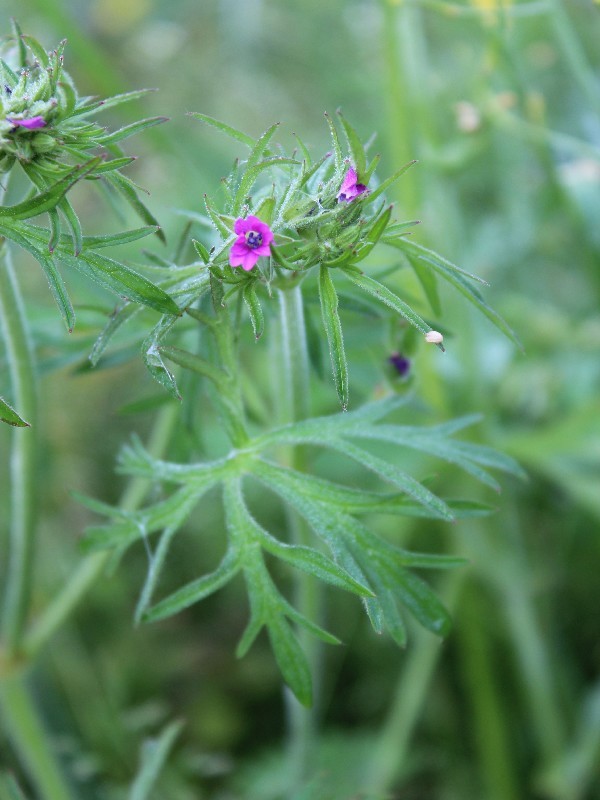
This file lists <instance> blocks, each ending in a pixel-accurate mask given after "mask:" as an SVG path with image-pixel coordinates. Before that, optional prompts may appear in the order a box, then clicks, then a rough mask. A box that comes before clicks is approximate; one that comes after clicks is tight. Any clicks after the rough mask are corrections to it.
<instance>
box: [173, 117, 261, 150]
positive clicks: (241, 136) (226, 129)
mask: <svg viewBox="0 0 600 800" xmlns="http://www.w3.org/2000/svg"><path fill="white" fill-rule="evenodd" d="M187 114H188V117H194V119H199V120H200V122H205V123H206V124H207V125H212V127H213V128H216V129H217V130H219V131H221V133H224V134H226V135H227V136H231V138H232V139H236V140H237V141H238V142H242V144H245V145H247V146H248V147H250V148H253V147H254V145H255V140H254V139H253V138H252V137H251V136H248V135H247V134H245V133H242V132H241V131H238V130H236V129H235V128H232V127H231V125H226V124H225V123H224V122H220V121H219V120H218V119H214V118H213V117H209V116H207V115H206V114H200V113H199V112H198V111H188V112H187Z"/></svg>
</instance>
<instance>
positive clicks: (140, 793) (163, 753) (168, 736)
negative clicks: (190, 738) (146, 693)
mask: <svg viewBox="0 0 600 800" xmlns="http://www.w3.org/2000/svg"><path fill="white" fill-rule="evenodd" d="M182 727H183V723H182V722H172V723H171V724H170V725H167V727H166V728H164V729H163V730H162V731H161V733H160V734H159V736H158V737H157V738H156V739H147V740H146V741H145V742H144V743H143V745H142V753H141V764H140V768H139V770H138V774H137V775H136V778H135V780H134V782H133V785H132V787H131V791H130V792H129V800H149V798H150V797H151V796H152V794H151V793H152V791H153V789H154V785H155V784H156V781H157V780H158V777H159V775H160V772H161V770H162V768H163V767H164V765H165V762H166V760H167V758H168V756H169V753H170V752H171V749H172V748H173V745H174V744H175V740H176V739H177V736H178V735H179V732H180V731H181V728H182Z"/></svg>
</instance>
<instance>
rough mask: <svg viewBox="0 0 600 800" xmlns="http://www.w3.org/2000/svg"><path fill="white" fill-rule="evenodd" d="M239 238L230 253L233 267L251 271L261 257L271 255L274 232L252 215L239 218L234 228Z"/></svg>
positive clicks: (230, 261)
mask: <svg viewBox="0 0 600 800" xmlns="http://www.w3.org/2000/svg"><path fill="white" fill-rule="evenodd" d="M233 230H234V231H235V232H236V233H237V235H238V237H237V239H236V240H235V242H234V243H233V245H232V246H231V250H230V251H229V263H230V264H231V266H232V267H241V268H242V269H245V270H246V271H248V270H251V269H252V267H253V266H254V265H255V264H256V262H257V261H258V259H259V258H260V257H261V256H270V255H271V242H272V241H273V231H272V230H271V228H269V226H268V225H267V223H266V222H263V221H262V220H260V219H258V217H253V216H252V215H250V216H249V217H246V219H242V217H238V218H237V219H236V221H235V225H234V226H233Z"/></svg>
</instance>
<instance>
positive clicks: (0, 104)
mask: <svg viewBox="0 0 600 800" xmlns="http://www.w3.org/2000/svg"><path fill="white" fill-rule="evenodd" d="M63 47H64V42H63V43H61V45H60V46H59V47H58V48H57V49H56V50H54V51H52V52H50V53H46V52H45V51H44V50H42V48H41V46H40V45H38V44H37V42H35V41H34V40H33V39H30V38H29V37H26V36H19V37H18V39H17V41H9V42H8V44H7V45H6V46H5V48H4V49H5V52H3V54H2V55H3V58H2V60H1V61H0V172H8V171H9V170H10V169H11V167H12V166H13V164H14V163H15V161H18V162H20V163H21V164H24V165H28V164H32V163H33V162H35V161H36V160H39V159H40V158H47V157H49V156H51V155H53V153H54V151H56V149H57V148H58V147H59V146H60V144H61V143H60V141H59V139H58V136H59V134H58V131H57V129H56V124H57V123H58V122H60V121H61V120H63V119H64V118H65V117H67V116H68V115H69V111H70V110H69V105H70V101H71V100H74V97H75V92H74V90H73V87H72V85H71V80H70V78H69V76H68V75H67V74H66V73H65V71H64V70H63V56H62V50H63ZM23 62H24V63H23Z"/></svg>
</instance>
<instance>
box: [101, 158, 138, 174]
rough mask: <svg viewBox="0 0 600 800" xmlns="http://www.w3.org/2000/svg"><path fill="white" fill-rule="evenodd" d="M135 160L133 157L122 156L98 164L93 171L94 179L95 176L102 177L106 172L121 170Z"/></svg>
mask: <svg viewBox="0 0 600 800" xmlns="http://www.w3.org/2000/svg"><path fill="white" fill-rule="evenodd" d="M135 160H136V159H135V156H123V158H113V159H111V160H110V161H105V162H104V163H103V164H99V165H98V166H97V167H96V169H95V170H94V177H96V175H104V174H106V173H107V172H113V171H115V170H119V169H122V168H123V167H126V166H128V165H129V164H131V163H132V162H133V161H135Z"/></svg>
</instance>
